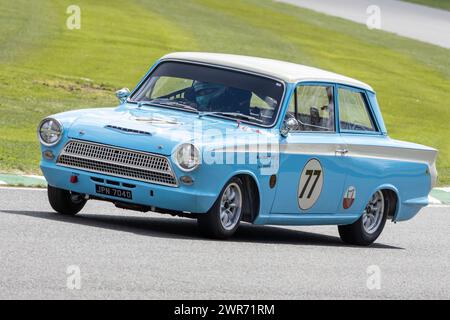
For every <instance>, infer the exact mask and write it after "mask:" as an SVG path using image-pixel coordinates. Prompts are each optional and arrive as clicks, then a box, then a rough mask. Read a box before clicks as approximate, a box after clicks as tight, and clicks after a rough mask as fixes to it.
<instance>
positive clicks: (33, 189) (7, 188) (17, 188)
mask: <svg viewBox="0 0 450 320" xmlns="http://www.w3.org/2000/svg"><path fill="white" fill-rule="evenodd" d="M0 190H24V191H47V188H26V187H0Z"/></svg>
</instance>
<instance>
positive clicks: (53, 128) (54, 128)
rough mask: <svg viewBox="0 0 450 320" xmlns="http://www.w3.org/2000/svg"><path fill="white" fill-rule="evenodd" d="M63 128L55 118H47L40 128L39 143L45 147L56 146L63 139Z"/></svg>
mask: <svg viewBox="0 0 450 320" xmlns="http://www.w3.org/2000/svg"><path fill="white" fill-rule="evenodd" d="M62 133H63V126H62V125H61V123H60V122H59V121H58V120H56V119H54V118H45V119H44V120H42V121H41V123H40V124H39V126H38V137H39V141H40V142H41V143H42V144H43V145H44V146H48V147H51V146H54V145H55V144H57V143H58V142H59V141H60V140H61V137H62Z"/></svg>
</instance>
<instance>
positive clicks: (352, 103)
mask: <svg viewBox="0 0 450 320" xmlns="http://www.w3.org/2000/svg"><path fill="white" fill-rule="evenodd" d="M338 92H339V99H338V100H339V119H340V126H341V130H344V131H376V128H375V125H374V123H373V121H372V118H371V116H370V113H369V108H368V105H367V101H366V98H365V97H364V94H363V93H362V92H358V91H353V90H348V89H342V88H339V90H338Z"/></svg>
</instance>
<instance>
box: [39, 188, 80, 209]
mask: <svg viewBox="0 0 450 320" xmlns="http://www.w3.org/2000/svg"><path fill="white" fill-rule="evenodd" d="M47 195H48V201H49V202H50V205H51V206H52V208H53V210H55V211H56V212H58V213H61V214H65V215H71V216H73V215H76V214H77V213H78V212H80V211H81V209H83V207H84V205H85V204H86V199H85V198H84V197H83V195H81V194H78V193H73V192H70V191H67V190H63V189H59V188H55V187H52V186H50V185H49V186H48V187H47Z"/></svg>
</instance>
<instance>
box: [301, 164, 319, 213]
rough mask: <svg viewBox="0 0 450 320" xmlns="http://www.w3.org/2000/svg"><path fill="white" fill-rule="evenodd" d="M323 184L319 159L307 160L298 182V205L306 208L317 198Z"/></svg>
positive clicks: (303, 208)
mask: <svg viewBox="0 0 450 320" xmlns="http://www.w3.org/2000/svg"><path fill="white" fill-rule="evenodd" d="M322 186H323V169H322V165H321V164H320V162H319V160H317V159H311V160H309V161H308V162H307V163H306V165H305V167H304V168H303V171H302V174H301V175H300V182H299V184H298V206H299V207H300V209H302V210H308V209H309V208H311V207H312V206H313V205H314V204H315V203H316V201H317V199H319V196H320V193H321V192H322Z"/></svg>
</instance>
